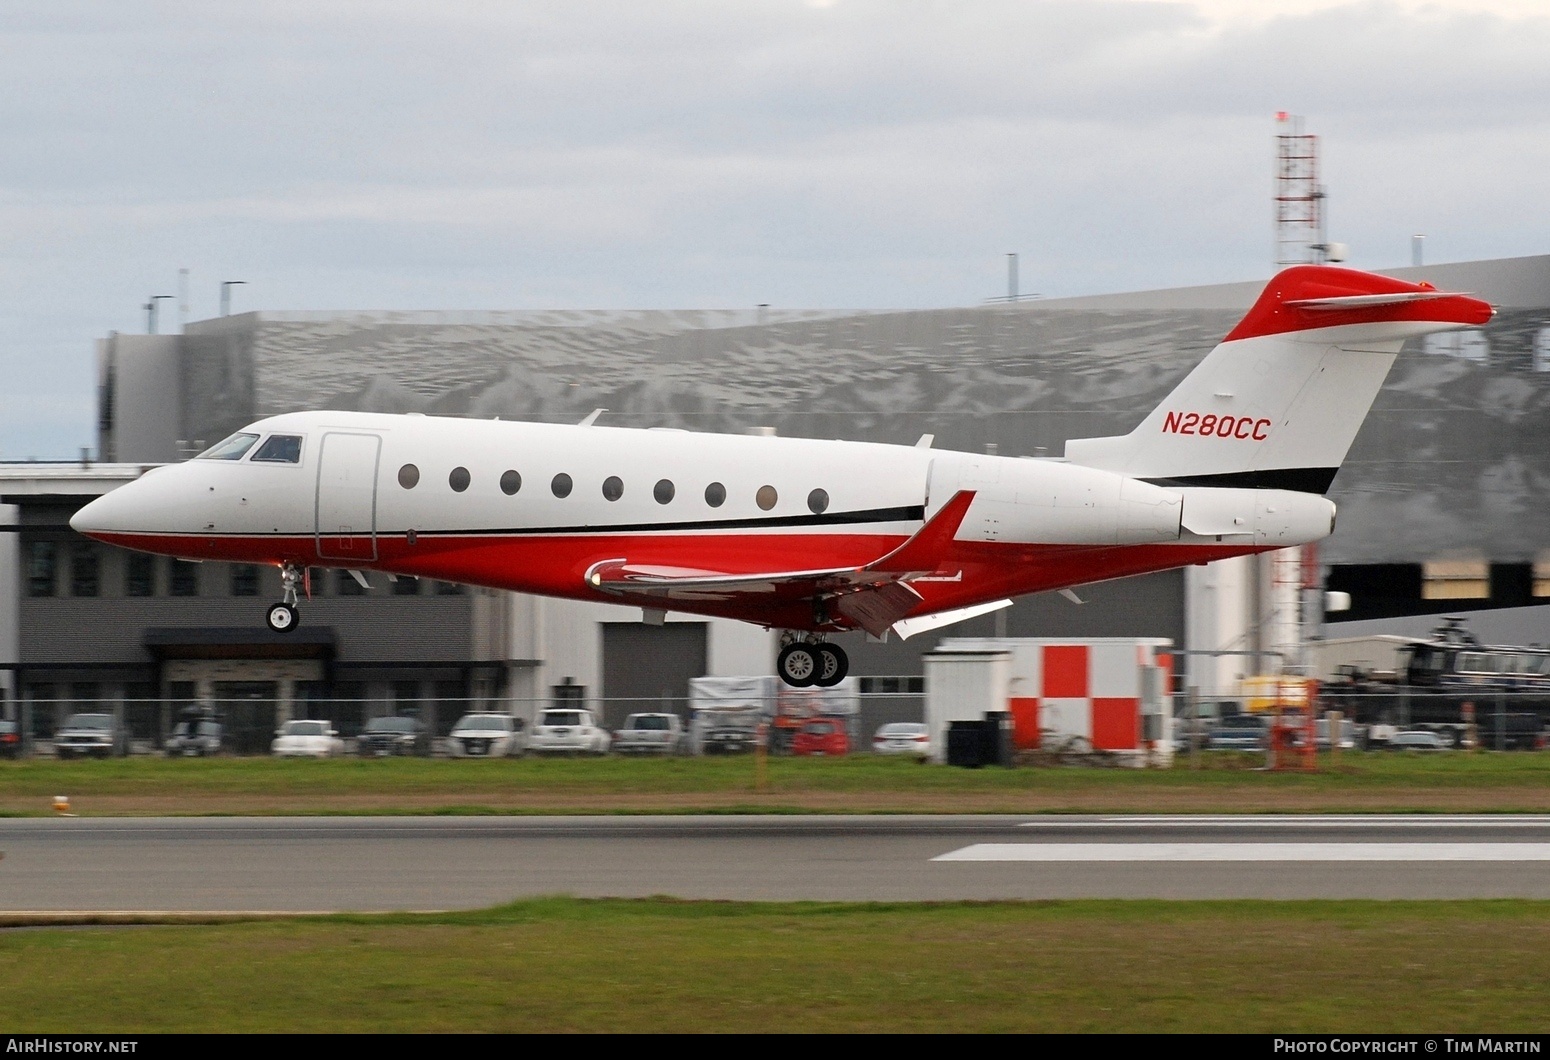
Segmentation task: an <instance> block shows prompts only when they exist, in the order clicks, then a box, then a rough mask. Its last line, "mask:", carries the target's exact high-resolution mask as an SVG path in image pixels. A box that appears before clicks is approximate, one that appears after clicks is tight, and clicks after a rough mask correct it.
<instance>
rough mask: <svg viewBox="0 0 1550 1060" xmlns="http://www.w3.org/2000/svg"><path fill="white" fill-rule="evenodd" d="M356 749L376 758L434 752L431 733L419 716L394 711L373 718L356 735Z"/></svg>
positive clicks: (356, 751) (358, 752)
mask: <svg viewBox="0 0 1550 1060" xmlns="http://www.w3.org/2000/svg"><path fill="white" fill-rule="evenodd" d="M355 753H356V754H358V755H362V756H366V755H371V756H374V757H376V758H386V757H388V756H389V755H428V754H430V753H431V734H430V733H429V732H428V731H427V730H426V728H425V724H424V723H423V722H422V721H420V719H419V718H407V717H399V716H394V715H388V716H387V717H382V718H372V719H370V720H369V721H367V722H366V725H365V727H364V728H362V729H361V732H360V735H359V736H357V737H356V738H355Z"/></svg>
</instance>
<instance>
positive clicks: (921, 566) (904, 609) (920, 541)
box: [586, 490, 974, 636]
mask: <svg viewBox="0 0 1550 1060" xmlns="http://www.w3.org/2000/svg"><path fill="white" fill-rule="evenodd" d="M973 501H974V491H973V490H961V491H959V492H958V493H957V494H956V495H954V497H953V499H952V500H950V501H948V502H947V503H946V504H945V505H943V506H942V509H941V510H940V511H938V512H937V513H936V514H935V515H933V516H932V517H931V518H930V519H929V520H927V521H926V523H925V525H924V526H922V527H921V528H920V529H919V530H918V531H916V532H915V534H914V535H913V536H911V537H910V538H909V539H908V540H907V541H905V542H904V543H903V544H902V545H900V546H899V547H898V548H896V549H894V550H893V551H892V552H890V553H888V554H887V555H885V556H881V557H879V558H878V559H876V560H874V561H873V562H871V563H868V564H866V565H865V566H860V567H829V568H820V569H816V570H786V571H758V572H753V573H730V572H725V571H714V570H702V569H698V568H691V567H674V566H664V565H662V564H656V563H650V562H646V561H642V562H632V561H631V560H629V559H627V558H624V557H620V558H618V559H608V560H603V561H601V562H598V563H594V564H593V565H592V566H591V567H590V568H588V570H587V572H586V580H587V584H588V585H590V586H592V588H594V589H598V590H601V591H602V592H605V593H609V594H612V595H617V596H621V597H629V598H632V599H636V600H639V599H647V600H651V601H653V602H656V603H658V604H661V605H664V606H665V605H668V604H671V602H672V601H674V600H682V601H686V602H687V601H707V600H736V599H738V598H739V597H746V598H750V601H752V599H753V598H761V599H763V600H766V601H775V600H780V601H791V600H814V601H817V600H826V601H832V602H833V605H834V608H835V610H837V611H838V612H839V613H840V614H842V615H844V616H845V617H847V618H849V619H851V620H852V621H854V622H855V623H856V624H857V625H858V626H860V627H861V628H862V629H864V630H866V631H867V632H868V633H871V634H872V635H873V636H882V635H883V634H884V633H885V632H886V631H887V630H888V628H889V627H890V626H891V625H893V623H894V622H895V621H897V620H899V619H901V618H903V617H904V616H905V615H907V614H908V613H909V612H910V611H911V610H913V609H914V607H915V606H916V605H917V604H919V603H920V600H921V596H920V594H919V593H917V592H916V591H915V590H914V589H912V588H911V587H910V586H909V584H908V583H909V582H910V581H911V580H912V579H914V578H919V577H927V576H938V577H940V576H943V575H947V576H951V575H952V574H953V573H954V572H952V571H946V570H943V569H942V563H943V560H944V558H945V556H946V553H947V549H948V546H949V545H950V544H951V542H952V540H953V535H955V534H956V533H957V532H958V527H959V525H960V524H961V523H962V522H963V517H964V515H965V514H966V513H967V512H968V510H969V505H970V504H971V503H973Z"/></svg>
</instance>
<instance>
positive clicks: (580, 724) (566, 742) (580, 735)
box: [527, 707, 611, 755]
mask: <svg viewBox="0 0 1550 1060" xmlns="http://www.w3.org/2000/svg"><path fill="white" fill-rule="evenodd" d="M610 742H611V740H610V738H609V736H608V730H606V729H602V728H599V727H598V724H597V722H596V720H594V719H593V717H592V712H591V711H590V710H580V709H577V708H575V707H553V708H550V709H549V710H545V711H543V712H541V713H540V714H539V715H538V724H536V725H534V726H533V733H532V735H531V736H529V737H528V741H527V749H528V750H529V751H533V752H535V753H538V754H547V753H569V754H594V755H601V754H607V753H608V745H609V743H610Z"/></svg>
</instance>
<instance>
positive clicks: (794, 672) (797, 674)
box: [775, 644, 823, 688]
mask: <svg viewBox="0 0 1550 1060" xmlns="http://www.w3.org/2000/svg"><path fill="white" fill-rule="evenodd" d="M822 666H823V662H822V660H821V659H820V657H819V655H818V652H817V651H815V650H814V649H813V648H812V647H811V646H810V645H807V644H788V645H786V646H785V647H784V648H782V649H780V654H779V655H777V656H776V657H775V672H776V673H777V674H779V675H780V679H781V680H782V681H784V682H786V684H788V685H790V686H791V687H792V688H806V687H807V686H808V685H811V684H812V683H813V682H814V681H816V680H817V679H818V675H819V674H820V673H821V672H822Z"/></svg>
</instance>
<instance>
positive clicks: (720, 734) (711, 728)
mask: <svg viewBox="0 0 1550 1060" xmlns="http://www.w3.org/2000/svg"><path fill="white" fill-rule="evenodd" d="M699 719H700V720H699V725H700V751H701V753H702V754H708V755H716V754H741V753H743V752H745V751H752V750H753V749H754V748H755V747H756V746H758V743H759V716H758V714H756V713H755V712H754V711H752V710H736V709H734V710H702V711H701V712H700V714H699Z"/></svg>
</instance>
